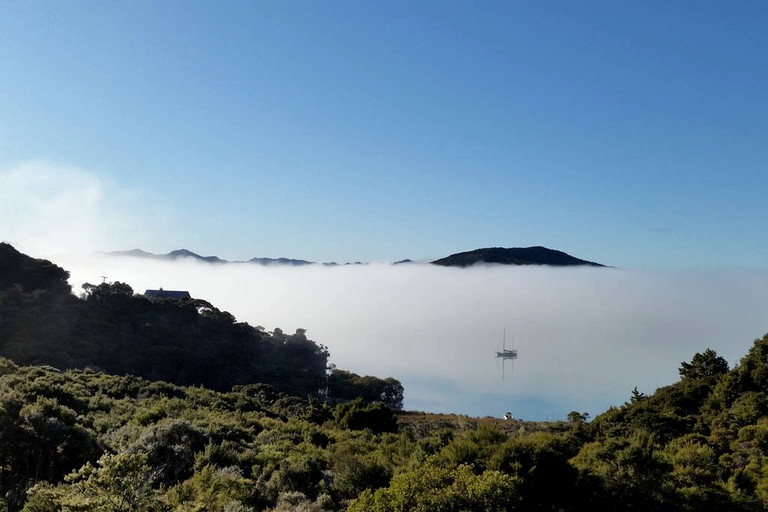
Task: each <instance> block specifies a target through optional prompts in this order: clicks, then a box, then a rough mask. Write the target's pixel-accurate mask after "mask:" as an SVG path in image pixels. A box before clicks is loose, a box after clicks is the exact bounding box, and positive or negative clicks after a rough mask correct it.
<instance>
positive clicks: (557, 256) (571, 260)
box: [432, 246, 605, 267]
mask: <svg viewBox="0 0 768 512" xmlns="http://www.w3.org/2000/svg"><path fill="white" fill-rule="evenodd" d="M432 263H433V264H435V265H442V266H444V267H469V266H471V265H475V264H483V263H485V264H499V265H551V266H557V267H573V266H580V265H584V266H590V267H605V265H602V264H600V263H595V262H593V261H586V260H582V259H579V258H575V257H573V256H571V255H570V254H566V253H564V252H562V251H557V250H555V249H548V248H546V247H541V246H535V247H510V248H503V247H488V248H485V249H475V250H473V251H467V252H459V253H456V254H451V255H450V256H446V257H445V258H440V259H439V260H435V261H433V262H432Z"/></svg>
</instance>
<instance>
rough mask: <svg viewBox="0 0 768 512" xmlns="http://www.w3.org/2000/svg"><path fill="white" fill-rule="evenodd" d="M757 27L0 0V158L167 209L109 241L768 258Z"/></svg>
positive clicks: (581, 11) (764, 77)
mask: <svg viewBox="0 0 768 512" xmlns="http://www.w3.org/2000/svg"><path fill="white" fill-rule="evenodd" d="M766 27H768V2H765V1H756V2H753V1H739V2H725V1H721V2H708V1H684V2H669V1H643V2H637V1H632V2H630V1H604V2H602V1H601V2H597V1H581V2H574V1H562V2H556V1H538V0H537V1H533V0H532V1H521V2H514V1H503V2H490V1H484V2H471V1H466V2H449V1H442V0H441V1H421V2H401V1H386V2H372V1H351V0H349V1H343V2H339V1H323V2H315V1H303V2H294V1H272V2H256V1H248V2H236V1H227V2H214V1H208V2H199V1H178V2H176V1H166V0H164V1H108V2H97V1H89V2H79V1H66V2H65V1H30V2H16V1H14V2H7V1H0V63H2V64H0V173H2V172H6V173H7V172H9V171H11V170H13V169H17V168H19V167H23V166H24V164H25V163H28V162H45V165H49V166H51V167H52V168H54V169H56V168H57V166H63V167H66V168H77V169H82V170H83V172H87V173H89V175H92V176H93V177H94V179H96V180H98V181H99V182H102V183H104V186H105V187H106V190H108V191H112V192H113V193H115V194H117V193H118V191H120V190H122V189H130V190H133V191H135V192H137V197H135V202H134V203H133V204H132V205H131V204H129V205H125V204H123V206H122V208H124V209H125V210H126V211H124V212H123V214H124V215H130V214H131V211H135V212H136V214H137V215H140V213H139V212H141V211H146V210H147V209H148V208H149V206H150V205H151V204H154V205H162V208H163V210H162V211H163V212H164V215H167V216H168V218H167V219H162V222H161V221H160V220H158V222H157V223H154V222H145V225H144V229H143V230H140V231H139V232H135V231H132V232H131V233H126V236H125V237H123V238H121V239H119V244H120V246H109V247H101V249H102V250H116V249H130V248H133V247H142V248H144V249H146V250H151V251H154V252H167V251H169V250H171V249H175V248H179V247H186V248H188V249H191V250H193V251H196V252H199V253H202V254H217V255H219V256H221V257H223V258H227V259H245V258H250V257H253V256H268V257H278V256H286V257H294V258H304V259H311V260H315V261H331V260H334V261H339V262H343V261H355V260H361V261H373V260H380V261H392V260H397V259H401V258H412V259H434V258H438V257H442V256H446V255H448V254H451V253H453V252H458V251H463V250H470V249H474V248H478V247H488V246H507V247H512V246H529V245H545V246H548V247H551V248H556V249H560V250H563V251H566V252H568V253H570V254H573V255H574V256H577V257H581V258H585V259H590V260H594V261H600V262H603V263H606V264H610V265H616V266H622V267H651V268H688V267H693V268H712V267H721V266H741V267H751V268H766V267H768V265H766V255H768V230H767V229H766V219H767V218H768V215H766V214H768V201H766V195H767V194H766V193H767V192H768V165H767V164H768V30H766ZM30 193H34V191H32V192H30ZM106 201H107V202H108V198H107V200H106ZM132 209H133V210H132ZM150 220H151V219H150ZM2 223H3V219H0V231H1V230H2V228H3V226H2ZM150 233H151V234H152V236H151V237H150V236H149V234H150ZM3 238H5V236H3V234H2V232H0V239H3ZM150 240H152V242H150ZM111 243H115V242H111Z"/></svg>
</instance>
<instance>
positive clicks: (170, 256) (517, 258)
mask: <svg viewBox="0 0 768 512" xmlns="http://www.w3.org/2000/svg"><path fill="white" fill-rule="evenodd" d="M106 254H110V255H113V256H128V257H134V258H150V259H159V260H177V259H181V258H191V259H195V260H199V261H202V262H205V263H212V264H221V263H255V264H258V265H280V266H286V265H287V266H302V265H328V266H336V265H340V264H339V263H336V262H330V263H317V262H314V261H309V260H302V259H294V258H262V257H255V258H251V259H249V260H245V261H243V260H235V261H230V260H225V259H222V258H219V257H218V256H201V255H200V254H197V253H195V252H192V251H190V250H188V249H176V250H173V251H171V252H169V253H166V254H154V253H151V252H147V251H144V250H142V249H132V250H130V251H112V252H109V253H106ZM410 263H416V262H414V261H413V260H410V259H404V260H400V261H395V262H393V263H392V264H393V265H400V264H410ZM430 263H431V264H434V265H441V266H444V267H469V266H471V265H474V264H483V263H485V264H498V265H550V266H558V267H570V266H580V265H583V266H592V267H605V266H606V265H603V264H601V263H595V262H593V261H586V260H582V259H579V258H576V257H574V256H571V255H570V254H567V253H565V252H562V251H558V250H555V249H548V248H546V247H542V246H534V247H511V248H503V247H488V248H483V249H475V250H472V251H466V252H459V253H456V254H451V255H450V256H446V257H444V258H440V259H437V260H434V261H432V262H430ZM343 265H363V263H361V262H359V261H356V262H354V263H344V264H343Z"/></svg>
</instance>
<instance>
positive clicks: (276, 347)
mask: <svg viewBox="0 0 768 512" xmlns="http://www.w3.org/2000/svg"><path fill="white" fill-rule="evenodd" d="M68 277H69V274H68V272H66V271H65V270H64V269H62V268H60V267H58V266H56V265H55V264H53V263H51V262H50V261H47V260H40V259H34V258H30V257H29V256H26V255H24V254H21V253H20V252H18V251H17V250H16V249H14V248H13V247H12V246H10V245H8V244H0V355H1V356H5V357H8V358H10V359H12V360H13V361H15V362H17V363H20V364H45V365H50V366H53V367H55V368H59V369H67V368H93V369H97V370H101V371H105V372H108V373H113V374H118V375H125V374H130V375H136V376H140V377H144V378H147V379H153V380H165V381H168V382H172V383H175V384H178V385H202V386H205V387H208V388H210V389H214V390H220V391H226V390H229V389H230V388H232V386H235V385H246V384H253V383H264V384H270V385H272V386H275V387H276V388H277V389H279V390H280V391H282V392H284V393H287V394H290V395H295V396H301V397H306V396H307V395H318V393H322V394H324V395H325V394H326V393H330V399H339V400H345V399H351V398H354V397H357V396H362V397H363V398H365V399H366V400H369V401H374V400H381V401H384V402H385V403H387V404H388V405H390V406H392V407H401V406H402V401H403V388H402V385H401V384H400V383H399V382H398V381H397V380H396V379H394V378H391V377H390V378H387V379H380V378H377V377H361V376H359V375H356V374H354V373H353V372H348V371H343V370H338V369H337V370H334V371H333V372H332V373H331V374H330V375H328V371H327V370H328V358H329V353H328V350H327V348H326V347H325V346H323V345H321V344H318V343H316V342H314V341H312V340H311V339H309V338H307V336H306V331H305V330H304V329H298V330H297V331H296V332H295V333H294V334H286V333H284V332H283V331H281V330H280V329H279V328H276V329H274V331H272V332H265V331H263V330H262V329H260V328H259V329H257V328H255V327H252V326H250V325H248V324H247V323H244V322H237V320H236V319H235V318H234V316H232V315H231V314H230V313H228V312H227V311H221V310H219V309H217V308H216V307H215V306H214V305H213V304H211V303H209V302H207V301H205V300H203V299H194V298H193V299H189V300H182V301H174V300H149V299H147V298H145V297H143V296H141V295H135V294H134V293H133V290H132V289H131V287H130V285H128V284H127V283H120V282H114V283H101V284H98V285H91V284H85V285H84V286H83V289H84V290H83V296H82V297H81V298H78V297H75V296H74V295H72V293H71V292H70V286H69V284H68V283H67V279H68Z"/></svg>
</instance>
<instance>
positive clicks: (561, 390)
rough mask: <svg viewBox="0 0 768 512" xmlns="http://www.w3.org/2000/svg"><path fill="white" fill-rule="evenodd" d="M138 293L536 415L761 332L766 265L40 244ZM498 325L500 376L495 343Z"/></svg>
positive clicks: (428, 399) (460, 405)
mask: <svg viewBox="0 0 768 512" xmlns="http://www.w3.org/2000/svg"><path fill="white" fill-rule="evenodd" d="M32 255H33V256H36V257H46V258H49V259H51V260H52V261H54V262H55V263H57V264H59V265H61V266H63V267H64V268H66V269H67V270H69V271H70V273H71V276H72V277H71V279H70V283H71V284H72V285H73V288H74V289H75V292H76V293H79V291H80V286H81V284H82V283H84V282H90V283H99V282H101V280H102V277H101V276H107V279H108V280H109V281H122V282H126V283H128V284H129V285H131V286H132V287H133V289H134V291H136V292H138V293H142V292H144V290H145V289H148V288H159V287H163V288H165V289H169V290H171V289H183V290H188V291H189V292H190V293H191V294H192V296H193V297H198V298H204V299H207V300H209V301H210V302H212V303H213V304H214V305H215V306H217V307H218V308H220V309H223V310H227V311H229V312H231V313H232V314H234V315H235V316H236V317H237V319H238V320H239V321H245V322H248V323H249V324H251V325H254V326H255V325H261V326H263V327H265V328H266V329H267V330H272V329H274V328H275V327H279V328H281V329H283V330H284V331H287V332H293V331H294V330H295V329H297V328H305V329H307V335H308V336H309V337H310V338H311V339H313V340H315V341H317V342H318V343H322V344H324V345H326V346H327V347H328V348H329V350H330V353H331V362H332V363H334V364H336V365H337V366H338V367H340V368H343V369H347V370H350V371H353V372H356V373H359V374H370V375H377V376H380V377H388V376H392V377H395V378H397V379H399V380H400V381H401V382H402V383H403V385H404V386H405V392H406V400H405V407H406V408H407V409H414V410H421V411H425V412H445V413H457V414H466V415H470V416H486V415H491V416H500V415H502V414H503V413H504V412H505V411H511V412H512V413H513V414H514V415H515V416H516V417H520V418H523V419H530V420H557V419H565V417H566V415H567V414H568V412H570V411H572V410H577V411H580V412H589V413H590V414H591V415H592V416H595V415H597V414H599V413H601V412H604V411H605V410H606V409H607V408H608V407H610V406H611V405H621V404H622V403H623V402H625V401H627V400H628V399H629V396H630V394H631V392H632V389H633V388H635V387H637V389H638V390H639V391H641V392H644V393H652V392H653V391H654V390H655V389H656V388H657V387H660V386H664V385H667V384H671V383H672V382H675V381H676V380H678V368H679V365H680V363H681V362H682V361H689V360H690V359H691V358H692V357H693V355H694V354H695V353H696V352H701V351H703V350H705V349H707V348H712V349H714V350H716V351H717V352H718V353H719V354H720V355H722V356H723V357H724V358H726V359H727V360H728V361H729V363H730V364H731V365H733V364H734V363H736V362H737V361H738V360H739V359H740V358H741V357H742V356H743V355H745V354H746V352H747V350H748V349H749V347H750V346H751V344H752V341H753V340H754V339H755V338H757V337H760V336H762V335H763V334H764V333H765V332H767V331H768V322H766V320H765V311H766V310H768V295H766V294H765V293H764V290H765V289H766V285H768V274H765V273H758V272H740V271H718V272H690V273H686V272H669V273H665V272H637V271H630V270H619V269H610V268H551V267H502V266H489V267H473V268H466V269H457V268H446V267H438V266H433V265H428V264H409V265H387V264H372V265H350V266H340V267H326V266H321V265H312V266H303V267H281V266H261V265H253V264H247V263H242V264H226V265H210V264H203V263H199V262H196V261H187V260H182V261H175V262H168V261H154V260H145V259H136V258H126V257H122V258H121V257H114V256H106V255H89V256H73V255H58V256H57V255H34V254H32ZM505 330H506V342H507V348H510V347H512V346H514V348H516V349H518V350H519V354H520V355H519V359H518V360H516V361H513V362H512V361H507V362H506V364H505V367H504V374H503V375H502V365H501V362H500V360H498V359H496V358H495V350H496V349H497V348H500V346H501V343H502V336H503V333H504V331H505Z"/></svg>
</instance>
